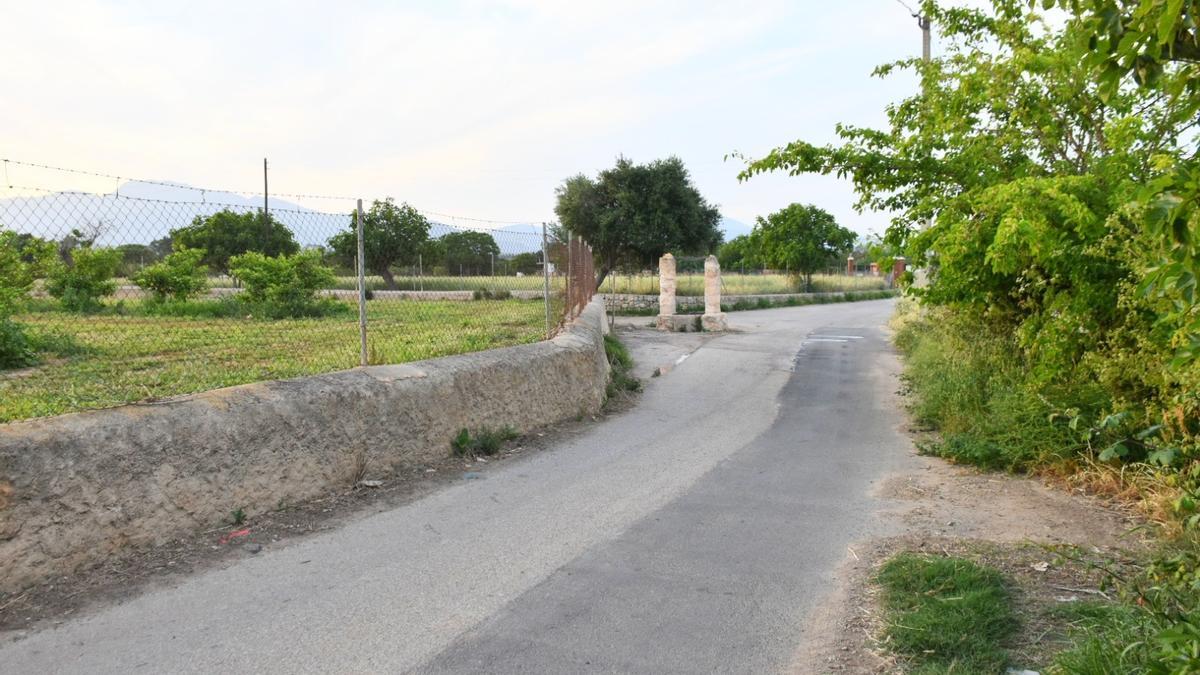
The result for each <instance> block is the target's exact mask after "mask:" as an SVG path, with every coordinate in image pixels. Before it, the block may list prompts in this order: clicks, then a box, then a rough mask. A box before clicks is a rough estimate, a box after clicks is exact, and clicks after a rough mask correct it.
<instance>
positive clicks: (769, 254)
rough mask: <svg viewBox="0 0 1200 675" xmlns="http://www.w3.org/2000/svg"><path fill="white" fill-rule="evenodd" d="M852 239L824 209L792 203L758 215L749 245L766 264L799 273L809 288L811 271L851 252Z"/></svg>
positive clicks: (808, 288)
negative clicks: (766, 213)
mask: <svg viewBox="0 0 1200 675" xmlns="http://www.w3.org/2000/svg"><path fill="white" fill-rule="evenodd" d="M854 240H855V234H854V233H853V232H851V231H850V230H847V229H846V228H844V227H842V226H841V225H838V224H837V221H836V220H834V218H833V216H832V215H830V214H829V213H828V212H826V211H824V210H823V209H820V208H818V207H816V206H812V205H805V204H792V205H790V206H788V207H786V208H784V209H781V210H779V211H776V212H775V213H772V214H771V215H769V216H767V217H766V218H762V217H759V219H758V224H757V225H755V226H754V233H753V234H752V235H751V236H750V247H751V249H752V250H753V251H754V252H755V253H756V254H757V256H758V257H759V258H760V259H761V260H762V261H763V262H764V263H766V264H767V265H770V266H772V267H774V268H776V269H788V270H792V271H794V272H795V273H797V274H799V275H801V276H802V277H803V278H804V288H805V290H806V291H811V290H812V275H813V273H815V272H816V271H818V270H820V269H822V268H824V267H826V266H828V265H830V264H837V263H839V262H842V261H840V260H839V258H840V257H841V256H843V255H845V254H847V253H849V252H850V249H851V248H852V247H853V246H854ZM843 264H844V263H843Z"/></svg>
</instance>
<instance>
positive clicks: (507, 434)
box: [450, 426, 519, 457]
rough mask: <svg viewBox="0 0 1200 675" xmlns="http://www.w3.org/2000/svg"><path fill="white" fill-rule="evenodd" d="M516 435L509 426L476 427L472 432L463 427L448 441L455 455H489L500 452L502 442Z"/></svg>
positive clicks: (514, 430)
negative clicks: (496, 427) (493, 427)
mask: <svg viewBox="0 0 1200 675" xmlns="http://www.w3.org/2000/svg"><path fill="white" fill-rule="evenodd" d="M518 435H519V434H518V433H517V430H516V429H514V428H512V427H510V426H506V427H501V428H499V429H492V428H490V427H482V428H480V429H476V430H475V433H474V434H472V433H471V432H470V431H469V430H468V429H467V428H466V427H463V428H462V429H460V430H459V432H458V434H457V435H456V436H455V437H454V438H453V439H452V440H451V441H450V447H452V448H453V449H454V455H455V456H456V457H475V456H477V455H488V456H491V455H494V454H496V453H498V452H500V448H501V447H502V446H503V445H504V443H506V442H507V441H511V440H512V439H514V438H516V437H517V436H518Z"/></svg>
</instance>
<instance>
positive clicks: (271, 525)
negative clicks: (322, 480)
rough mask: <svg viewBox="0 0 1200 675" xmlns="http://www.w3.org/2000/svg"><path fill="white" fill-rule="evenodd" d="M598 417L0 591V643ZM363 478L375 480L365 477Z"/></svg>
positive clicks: (552, 441) (616, 406) (425, 489)
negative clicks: (485, 452) (20, 588)
mask: <svg viewBox="0 0 1200 675" xmlns="http://www.w3.org/2000/svg"><path fill="white" fill-rule="evenodd" d="M636 401H637V396H636V394H633V393H629V392H622V393H621V394H620V395H619V396H617V397H615V398H614V399H613V400H610V401H609V403H608V404H607V405H606V406H605V409H604V411H603V412H602V413H601V417H607V416H611V415H617V414H620V413H622V412H624V411H625V410H628V409H629V408H630V407H632V406H633V405H636ZM598 419H600V417H592V418H583V419H579V420H574V421H571V422H567V423H563V424H560V425H557V426H555V427H553V428H547V429H541V430H538V431H536V432H533V433H530V434H528V435H526V436H523V437H521V438H518V439H515V440H513V441H511V442H508V443H506V444H505V446H504V448H503V449H502V450H501V452H500V453H498V454H496V455H493V456H491V457H483V458H477V459H469V458H458V457H451V456H449V453H448V456H447V457H446V458H445V459H444V460H441V461H439V462H436V463H433V464H426V465H420V466H414V467H410V468H409V469H407V470H406V471H405V472H404V473H403V474H399V475H394V476H390V477H388V478H387V479H386V480H383V481H374V480H366V481H363V482H360V483H359V484H358V485H357V486H355V487H353V488H348V489H346V490H342V491H339V492H332V493H330V494H328V495H326V496H325V497H322V498H319V499H313V500H309V501H305V502H303V503H298V504H294V505H285V506H283V507H281V508H279V509H277V510H275V511H273V512H270V513H266V514H263V515H258V516H255V517H253V518H250V519H247V520H245V521H244V522H238V523H236V524H235V523H234V522H232V521H233V520H234V518H233V514H231V516H230V519H229V521H230V522H226V523H224V524H222V525H220V526H217V527H214V528H212V529H210V530H207V531H203V532H197V533H195V534H193V535H191V536H188V537H183V538H180V539H177V540H175V541H172V542H170V543H168V544H164V545H162V546H157V547H154V548H149V549H143V550H132V551H129V552H128V553H127V554H126V555H124V556H122V557H119V558H114V559H111V560H109V561H107V562H106V563H104V564H102V565H99V566H96V567H93V568H91V569H85V570H79V571H77V572H76V573H74V574H72V575H70V576H63V577H60V578H56V579H52V580H50V581H48V582H46V583H44V584H41V585H38V586H34V587H32V588H29V589H26V590H25V591H23V592H21V593H15V594H5V593H0V640H19V639H21V638H22V637H24V636H25V635H27V634H29V633H31V632H33V631H37V630H42V629H44V628H49V627H52V626H56V625H59V624H61V623H63V622H64V621H67V620H68V619H73V618H76V617H78V616H82V615H86V614H89V613H93V612H96V611H99V610H101V609H103V608H104V607H107V606H110V605H114V604H121V603H123V602H127V601H129V600H131V599H133V598H136V597H138V596H140V595H142V594H143V593H148V592H151V591H154V590H156V589H161V588H167V587H170V586H173V585H175V584H178V583H180V582H181V581H182V580H184V579H185V578H187V577H188V576H191V575H194V574H197V573H200V572H204V571H206V570H210V569H219V568H223V567H228V566H230V565H233V564H236V563H237V561H238V560H240V559H242V558H245V557H248V556H253V555H258V554H259V553H261V552H262V551H264V550H267V549H272V548H279V547H282V546H286V545H289V544H291V543H296V542H298V541H301V540H303V538H305V537H311V536H314V535H317V534H319V533H321V532H324V531H326V530H332V529H336V528H338V527H341V526H342V525H344V524H346V523H348V522H351V521H354V520H357V519H360V518H366V517H368V516H370V515H372V514H375V513H379V512H381V511H386V510H390V509H394V508H396V507H397V506H401V505H403V504H406V503H409V502H412V501H415V500H417V499H419V498H421V497H422V496H424V495H427V494H429V493H430V492H433V491H434V490H437V489H438V488H440V487H442V486H444V485H446V484H448V483H452V482H454V481H459V480H464V479H471V478H472V476H470V475H469V474H472V473H485V472H487V471H489V470H492V469H494V467H496V466H499V465H503V464H508V463H511V462H514V461H520V459H521V458H523V457H528V456H532V455H534V454H536V453H539V452H542V451H544V450H546V449H548V448H552V447H554V446H555V445H556V444H561V443H562V442H563V440H564V439H566V438H569V437H570V436H573V435H576V434H580V433H583V432H584V431H586V430H587V429H588V428H590V426H591V425H592V424H593V423H595V422H596V420H598ZM366 478H368V479H370V478H373V476H370V475H369V474H368V475H367V476H366Z"/></svg>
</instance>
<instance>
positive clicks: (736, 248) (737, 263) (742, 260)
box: [717, 234, 763, 272]
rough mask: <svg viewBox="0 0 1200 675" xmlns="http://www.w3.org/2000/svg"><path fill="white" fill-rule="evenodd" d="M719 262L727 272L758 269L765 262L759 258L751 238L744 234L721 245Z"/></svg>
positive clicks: (718, 255)
mask: <svg viewBox="0 0 1200 675" xmlns="http://www.w3.org/2000/svg"><path fill="white" fill-rule="evenodd" d="M717 262H719V263H721V269H722V270H724V271H727V272H732V271H734V270H741V269H744V268H750V269H752V270H753V269H757V268H759V267H761V266H762V264H763V261H762V260H761V259H760V258H759V257H758V255H757V252H756V250H755V248H754V246H753V243H752V241H751V236H750V235H748V234H743V235H740V236H737V237H734V238H733V239H730V240H729V241H727V242H725V243H723V244H721V248H719V249H717Z"/></svg>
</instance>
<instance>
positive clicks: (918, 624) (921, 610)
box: [876, 553, 1017, 674]
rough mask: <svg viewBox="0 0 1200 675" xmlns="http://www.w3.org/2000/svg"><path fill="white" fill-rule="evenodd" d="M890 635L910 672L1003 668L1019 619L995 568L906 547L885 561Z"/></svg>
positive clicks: (881, 577)
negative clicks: (918, 552) (921, 552)
mask: <svg viewBox="0 0 1200 675" xmlns="http://www.w3.org/2000/svg"><path fill="white" fill-rule="evenodd" d="M876 582H877V583H879V585H880V586H881V587H882V589H883V594H882V605H883V611H884V618H883V621H884V625H885V636H884V640H885V642H886V644H887V646H888V648H889V649H891V650H892V651H894V652H896V653H898V654H900V655H902V656H903V657H904V660H905V662H906V663H905V665H906V667H907V672H911V673H963V674H966V673H1001V672H1004V669H1005V667H1006V666H1007V665H1008V654H1007V653H1006V651H1005V642H1006V641H1007V640H1008V639H1009V638H1010V637H1011V636H1012V635H1013V633H1015V632H1016V629H1017V617H1016V613H1015V611H1014V609H1013V606H1012V599H1011V597H1010V592H1009V589H1008V585H1007V583H1006V581H1005V580H1004V578H1003V576H1002V575H1001V574H1000V573H999V572H998V571H996V570H993V569H990V568H987V567H983V566H980V565H977V564H975V563H974V562H971V561H970V560H965V559H962V558H953V557H940V556H932V555H917V554H912V553H902V554H900V555H897V556H895V557H893V558H892V559H890V560H888V561H887V562H886V563H884V565H883V567H882V568H881V569H880V571H879V574H878V576H877V577H876Z"/></svg>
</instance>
